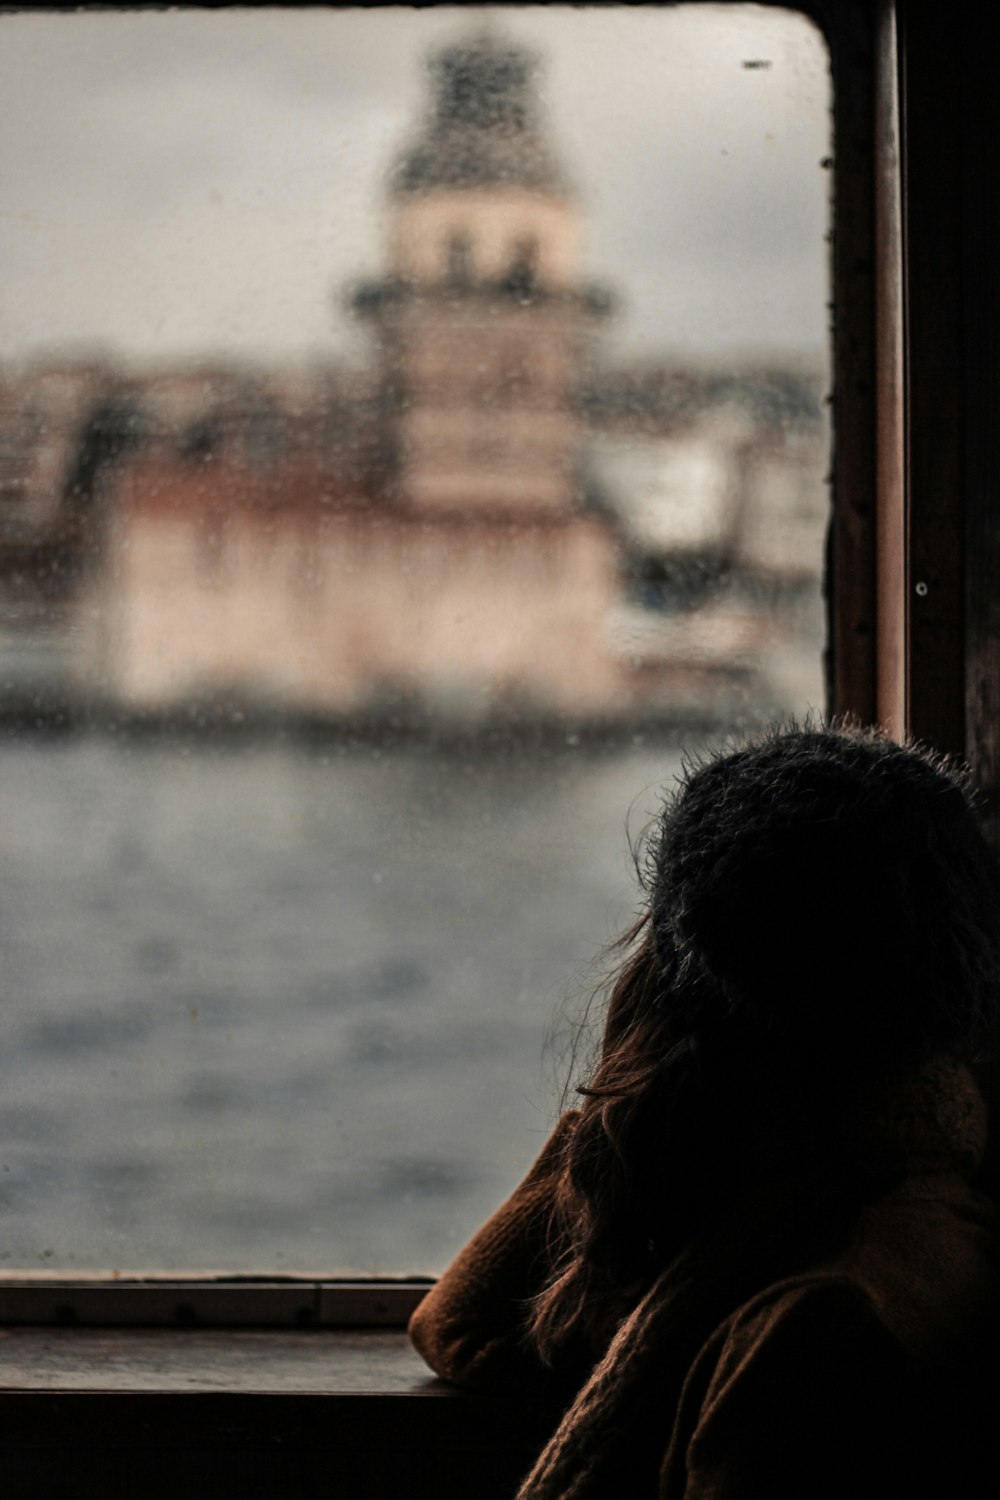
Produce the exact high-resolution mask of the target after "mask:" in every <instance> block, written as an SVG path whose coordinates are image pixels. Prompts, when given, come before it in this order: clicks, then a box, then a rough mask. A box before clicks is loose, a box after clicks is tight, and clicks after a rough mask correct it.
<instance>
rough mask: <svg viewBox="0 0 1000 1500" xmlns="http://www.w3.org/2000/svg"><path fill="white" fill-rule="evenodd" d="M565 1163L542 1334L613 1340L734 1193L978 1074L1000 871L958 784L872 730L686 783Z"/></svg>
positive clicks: (550, 1347)
mask: <svg viewBox="0 0 1000 1500" xmlns="http://www.w3.org/2000/svg"><path fill="white" fill-rule="evenodd" d="M642 875H643V885H644V890H645V895H646V902H647V905H646V910H645V912H644V913H643V915H642V916H641V917H640V918H639V920H638V921H637V922H636V924H635V925H634V927H633V928H632V929H631V930H630V931H629V932H628V933H626V935H625V936H624V938H622V939H621V942H620V944H619V945H618V947H619V951H620V952H621V954H622V961H621V965H620V968H619V971H618V973H617V976H616V977H615V979H614V981H613V983H612V987H611V990H610V995H609V1001H608V1010H607V1019H606V1026H605V1035H604V1042H603V1048H602V1051H601V1055H600V1058H599V1060H598V1062H597V1066H596V1068H595V1070H594V1072H593V1075H592V1077H591V1078H590V1081H589V1083H588V1084H587V1085H586V1086H585V1087H583V1088H581V1089H580V1090H579V1092H580V1093H581V1094H582V1096H583V1103H582V1106H581V1110H580V1117H579V1119H578V1121H577V1124H576V1128H575V1130H574V1132H573V1134H572V1136H571V1137H570V1139H569V1142H568V1145H567V1147H566V1161H565V1171H564V1172H563V1173H562V1176H561V1181H560V1187H559V1190H558V1193H557V1197H556V1202H555V1204H554V1207H553V1216H552V1238H553V1247H552V1248H553V1251H554V1253H555V1259H556V1265H557V1271H556V1274H555V1277H554V1279H553V1281H552V1283H551V1284H550V1286H549V1287H548V1288H547V1290H546V1291H545V1292H543V1294H542V1295H541V1297H540V1298H539V1299H538V1300H537V1301H536V1303H535V1306H534V1309H533V1318H532V1324H531V1328H530V1337H531V1339H532V1340H533V1342H534V1343H535V1345H536V1346H537V1348H538V1349H539V1351H540V1352H541V1353H542V1355H543V1356H544V1357H549V1356H551V1355H552V1353H553V1351H554V1350H555V1348H556V1347H557V1345H559V1344H560V1343H562V1342H563V1341H564V1340H565V1339H566V1338H567V1337H568V1336H569V1335H570V1334H571V1333H572V1332H573V1331H574V1330H575V1331H576V1332H578V1333H585V1334H588V1335H590V1337H591V1338H596V1337H598V1336H599V1334H600V1333H601V1329H602V1320H604V1322H605V1323H607V1322H611V1323H613V1321H614V1320H615V1318H616V1316H617V1315H618V1313H620V1310H621V1307H622V1306H624V1305H627V1302H628V1299H629V1296H630V1295H631V1294H632V1292H633V1291H634V1288H635V1287H636V1286H638V1285H641V1284H642V1282H643V1280H644V1279H645V1280H648V1279H649V1276H650V1275H651V1274H652V1273H653V1271H654V1270H655V1268H658V1267H660V1266H662V1265H664V1264H666V1263H667V1262H668V1261H669V1260H671V1259H672V1257H673V1256H674V1255H676V1254H677V1253H678V1252H679V1250H680V1249H681V1248H682V1247H683V1246H685V1245H687V1244H690V1243H691V1241H692V1239H695V1238H697V1236H698V1234H699V1233H700V1232H702V1231H703V1230H704V1229H705V1227H706V1226H707V1225H708V1224H709V1223H710V1221H711V1219H712V1216H713V1214H714V1213H716V1212H717V1210H718V1208H719V1205H720V1204H721V1203H724V1202H725V1201H726V1200H727V1198H728V1199H731V1198H732V1197H733V1195H735V1194H737V1193H738V1192H739V1190H740V1184H741V1182H744V1181H745V1174H746V1172H747V1170H748V1166H749V1167H750V1169H751V1170H752V1168H753V1165H754V1153H757V1155H758V1156H759V1154H760V1153H761V1150H762V1142H764V1143H765V1147H764V1149H770V1148H772V1147H775V1143H776V1142H780V1144H779V1146H778V1148H777V1149H779V1150H781V1151H785V1152H787V1153H789V1158H791V1156H793V1155H794V1154H795V1152H796V1151H798V1152H799V1162H800V1165H801V1164H802V1163H803V1162H804V1161H805V1160H806V1159H807V1157H808V1153H809V1151H810V1149H812V1146H813V1144H814V1135H815V1131H817V1130H821V1129H825V1128H826V1125H827V1122H828V1121H829V1119H830V1117H831V1115H836V1114H838V1112H840V1113H842V1112H844V1111H849V1109H850V1101H851V1100H852V1098H858V1097H862V1096H863V1095H864V1093H865V1089H866V1088H871V1087H874V1086H877V1085H878V1084H879V1082H880V1081H881V1083H882V1084H883V1085H884V1083H885V1081H886V1080H887V1079H888V1078H891V1076H892V1075H893V1074H894V1073H895V1072H897V1071H905V1070H907V1069H911V1068H913V1067H914V1066H916V1065H918V1064H919V1063H920V1062H922V1061H924V1060H926V1059H927V1058H929V1057H931V1056H934V1055H936V1054H942V1053H943V1054H948V1055H950V1056H952V1057H957V1058H959V1059H960V1060H962V1061H964V1062H967V1063H970V1064H981V1063H983V1061H984V1060H985V1059H986V1058H987V1057H988V1056H990V1055H992V1053H993V1051H994V1038H995V1035H996V1031H997V1022H998V1006H1000V875H998V868H997V865H996V862H995V860H994V858H993V855H992V853H991V851H990V850H989V848H988V846H987V845H986V842H985V840H984V839H983V837H982V834H981V833H980V831H979V828H978V826H977V823H976V819H975V816H974V814H973V811H972V807H971V804H970V799H969V795H968V789H967V783H966V780H965V778H964V776H963V774H962V773H961V772H960V771H959V770H958V769H957V768H955V767H953V766H951V765H950V764H949V763H948V762H946V761H944V760H943V759H941V758H939V757H935V756H933V755H931V754H929V753H926V752H924V751H922V750H920V749H919V748H913V747H907V746H903V745H898V744H895V743H894V742H893V741H891V740H889V739H886V738H884V737H883V736H881V735H880V734H878V733H876V732H873V731H860V730H852V729H841V728H822V729H791V730H787V731H783V732H775V733H772V734H769V735H767V736H765V737H762V738H759V739H756V740H754V741H752V742H748V743H745V744H743V745H742V746H741V747H739V748H737V749H734V750H730V751H728V752H720V753H717V754H714V755H712V756H710V757H708V758H707V759H705V760H704V761H702V762H701V763H700V764H698V765H697V766H695V767H693V768H691V769H689V770H688V771H687V773H686V774H685V776H684V778H683V780H682V783H681V785H680V786H679V788H678V790H677V791H676V792H675V793H674V794H673V795H672V796H671V797H670V798H669V799H668V801H667V803H666V805H665V807H664V810H663V813H662V816H661V818H660V819H659V821H658V824H657V826H656V829H655V830H654V832H653V833H652V834H651V835H650V836H648V838H647V844H646V850H645V860H644V865H643V867H642Z"/></svg>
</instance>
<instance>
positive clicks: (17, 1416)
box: [0, 1327, 542, 1500]
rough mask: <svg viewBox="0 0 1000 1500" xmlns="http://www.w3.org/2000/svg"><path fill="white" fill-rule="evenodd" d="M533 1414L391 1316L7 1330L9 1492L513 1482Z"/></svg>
mask: <svg viewBox="0 0 1000 1500" xmlns="http://www.w3.org/2000/svg"><path fill="white" fill-rule="evenodd" d="M539 1417H540V1414H539V1413H538V1412H537V1411H536V1410H535V1409H534V1406H533V1403H531V1402H530V1401H528V1400H526V1399H522V1398H518V1397H485V1396H480V1395H472V1394H469V1393H466V1392H462V1391H457V1390H454V1389H453V1388H451V1387H449V1386H447V1385H445V1384H444V1382H442V1381H439V1380H436V1379H434V1378H433V1377H432V1376H431V1375H430V1374H429V1372H428V1370H427V1368H426V1366H425V1365H424V1364H423V1362H422V1361H421V1359H420V1358H419V1356H418V1355H417V1354H415V1353H414V1351H413V1350H412V1349H411V1348H410V1346H409V1344H408V1342H407V1339H406V1335H405V1334H404V1333H402V1332H400V1331H398V1330H393V1331H387V1330H382V1329H370V1330H358V1329H351V1330H345V1329H329V1330H327V1329H316V1330H310V1331H293V1330H277V1329H275V1330H268V1331H266V1330H260V1329H256V1330H245V1329H240V1330H229V1329H210V1330H206V1329H192V1330H178V1329H169V1328H152V1329H151V1328H143V1329H95V1328H62V1329H55V1328H38V1327H24V1328H7V1329H5V1330H0V1433H2V1434H3V1437H2V1438H0V1443H2V1451H3V1460H2V1461H3V1470H4V1497H5V1500H28V1497H31V1500H38V1497H39V1496H46V1497H50V1496H51V1497H55V1496H66V1497H69V1496H72V1500H98V1497H100V1500H119V1497H120V1500H125V1497H128V1500H135V1497H136V1496H137V1495H141V1496H142V1497H143V1500H160V1497H163V1500H166V1497H168V1496H169V1497H170V1500H176V1496H177V1495H178V1494H183V1495H184V1496H185V1500H188V1497H191V1496H200V1495H205V1496H209V1495H211V1496H213V1500H217V1497H218V1496H220V1495H222V1496H224V1495H238V1496H239V1497H240V1500H257V1497H261V1500H263V1497H265V1496H267V1497H273V1496H275V1495H278V1494H282V1495H289V1496H293V1497H300V1496H301V1497H310V1496H313V1495H316V1496H317V1497H319V1496H320V1495H322V1496H323V1500H339V1497H344V1500H348V1497H350V1500H367V1497H383V1496H384V1497H395V1496H399V1497H401V1500H402V1497H406V1500H410V1497H419V1496H422V1495H425V1494H426V1495H428V1496H430V1495H433V1496H434V1497H435V1500H459V1497H462V1500H467V1497H468V1496H469V1495H470V1494H475V1495H476V1496H477V1497H480V1496H481V1497H484V1500H486V1497H497V1500H499V1497H500V1496H504V1495H505V1496H508V1497H509V1496H510V1494H512V1493H513V1489H514V1487H515V1482H516V1479H517V1477H518V1475H519V1474H522V1473H523V1472H524V1470H525V1468H526V1467H527V1466H528V1463H529V1461H530V1455H531V1452H532V1451H533V1450H534V1449H537V1446H538V1442H539V1440H540V1438H541V1435H542V1430H541V1429H540V1428H539Z"/></svg>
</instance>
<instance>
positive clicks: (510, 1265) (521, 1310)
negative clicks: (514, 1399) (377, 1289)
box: [410, 1110, 578, 1389]
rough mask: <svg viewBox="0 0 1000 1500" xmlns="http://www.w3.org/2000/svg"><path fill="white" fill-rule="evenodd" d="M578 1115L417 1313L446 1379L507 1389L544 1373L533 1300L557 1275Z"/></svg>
mask: <svg viewBox="0 0 1000 1500" xmlns="http://www.w3.org/2000/svg"><path fill="white" fill-rule="evenodd" d="M577 1118H578V1112H577V1111H576V1110H570V1111H568V1112H567V1113H566V1114H564V1115H563V1116H562V1118H561V1119H560V1121H559V1123H558V1125H557V1126H556V1128H555V1130H554V1131H553V1133H552V1135H551V1136H550V1137H549V1140H548V1142H547V1143H546V1145H545V1147H544V1149H543V1151H542V1153H541V1155H540V1156H539V1157H538V1160H537V1161H536V1162H535V1164H534V1166H533V1167H532V1168H531V1171H530V1172H529V1173H528V1175H527V1177H525V1178H524V1180H523V1182H521V1184H520V1185H519V1186H518V1187H517V1188H515V1190H514V1192H513V1193H512V1194H511V1196H510V1197H509V1198H508V1199H507V1202H506V1203H505V1204H504V1205H503V1207H502V1208H499V1209H497V1211H496V1213H495V1214H494V1215H493V1217H492V1218H491V1219H489V1220H488V1221H487V1222H486V1223H485V1224H484V1225H483V1227H482V1229H480V1230H479V1232H478V1234H476V1235H475V1236H474V1237H473V1238H472V1239H471V1240H470V1242H469V1244H468V1245H466V1247H465V1249H464V1250H463V1251H462V1252H461V1254H460V1255H459V1256H458V1257H457V1259H456V1260H455V1261H454V1262H453V1263H452V1265H451V1266H450V1267H449V1269H448V1270H447V1271H446V1272H445V1274H444V1275H443V1276H442V1277H441V1280H440V1281H439V1282H438V1283H437V1285H436V1286H434V1287H432V1289H431V1290H430V1291H429V1292H428V1294H427V1296H426V1297H425V1298H424V1300H423V1302H421V1304H420V1306H419V1307H418V1308H417V1310H416V1312H415V1313H414V1314H413V1317H412V1318H411V1319H410V1338H411V1339H412V1341H413V1344H414V1346H415V1348H416V1349H417V1351H418V1352H419V1353H420V1354H421V1355H423V1357H424V1359H425V1360H426V1361H427V1363H428V1364H429V1365H430V1367H431V1369H432V1370H433V1371H434V1372H435V1374H437V1375H441V1376H443V1377H444V1379H445V1380H452V1381H454V1382H455V1383H456V1384H459V1385H466V1386H475V1387H479V1388H480V1389H504V1388H510V1387H511V1386H517V1387H518V1388H521V1387H523V1384H524V1382H525V1380H526V1379H527V1380H531V1381H532V1383H536V1382H537V1381H538V1380H539V1378H540V1377H542V1376H543V1373H544V1372H543V1368H542V1366H541V1364H540V1362H539V1361H538V1360H537V1359H536V1358H534V1357H533V1356H532V1354H531V1352H530V1350H529V1349H527V1348H526V1347H525V1344H524V1341H523V1328H524V1318H525V1303H526V1301H527V1299H529V1298H530V1297H533V1296H534V1295H535V1294H536V1293H537V1292H539V1291H540V1290H541V1288H542V1286H543V1285H544V1282H545V1279H546V1277H547V1276H548V1274H549V1269H550V1267H549V1264H548V1255H547V1243H546V1241H547V1231H548V1226H549V1216H550V1212H551V1207H552V1200H553V1194H554V1190H555V1186H556V1184H557V1182H558V1180H559V1176H560V1173H561V1172H562V1164H563V1152H564V1149H565V1145H566V1141H567V1139H568V1137H569V1135H570V1133H571V1131H572V1130H573V1127H574V1125H575V1123H576V1120H577Z"/></svg>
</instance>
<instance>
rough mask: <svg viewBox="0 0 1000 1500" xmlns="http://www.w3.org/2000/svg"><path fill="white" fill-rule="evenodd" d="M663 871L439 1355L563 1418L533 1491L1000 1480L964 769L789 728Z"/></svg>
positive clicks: (658, 867) (687, 834)
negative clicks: (994, 1468)
mask: <svg viewBox="0 0 1000 1500" xmlns="http://www.w3.org/2000/svg"><path fill="white" fill-rule="evenodd" d="M644 883H645V887H646V893H647V897H648V907H647V910H646V912H645V913H644V915H643V916H642V918H641V920H640V921H639V922H638V923H637V925H636V926H635V927H634V928H633V930H632V931H631V932H630V933H629V934H627V936H626V938H625V939H623V940H622V945H621V946H622V950H623V961H622V964H621V967H620V970H619V972H618V975H617V978H616V979H615V981H614V983H613V987H612V989H611V993H610V999H609V1006H608V1014H607V1021H606V1029H605V1035H604V1042H603V1049H602V1052H601V1055H600V1058H599V1060H598V1062H597V1065H596V1068H595V1070H594V1072H593V1075H592V1077H591V1079H590V1082H589V1083H588V1084H587V1086H586V1087H584V1088H582V1089H580V1091H579V1092H580V1093H581V1094H582V1096H583V1102H582V1104H581V1106H580V1108H579V1109H578V1110H573V1111H570V1112H568V1113H567V1114H566V1115H564V1116H563V1118H562V1120H561V1121H560V1123H559V1125H558V1127H557V1129H556V1131H555V1133H554V1135H553V1136H552V1138H551V1140H550V1141H549V1143H548V1145H547V1146H546V1147H545V1150H544V1151H543V1152H542V1155H541V1157H540V1158H539V1160H538V1161H537V1162H536V1164H535V1166H534V1167H533V1168H532V1170H531V1172H530V1173H529V1174H528V1176H527V1178H526V1179H525V1180H524V1182H523V1183H522V1184H521V1186H520V1187H519V1188H518V1189H517V1190H516V1191H515V1193H514V1194H513V1196H512V1197H511V1198H510V1200H509V1201H508V1202H507V1203H506V1204H505V1205H504V1206H503V1208H501V1209H500V1210H499V1212H498V1213H497V1214H496V1215H494V1217H493V1218H492V1219H491V1220H490V1221H489V1223H488V1224H487V1225H486V1226H485V1227H484V1228H483V1229H482V1230H480V1232H479V1233H478V1234H477V1235H476V1237H475V1238H474V1239H473V1241H472V1242H471V1244H470V1245H469V1246H468V1247H467V1248H466V1249H465V1250H464V1251H463V1253H462V1254H461V1255H460V1256H459V1257H458V1259H457V1261H456V1262H455V1264H454V1265H453V1266H452V1267H451V1269H450V1270H449V1271H448V1272H447V1274H446V1275H445V1276H444V1277H443V1278H442V1280H441V1281H440V1282H439V1283H438V1285H437V1286H436V1287H435V1288H434V1289H433V1290H432V1291H431V1292H430V1294H429V1295H428V1296H427V1298H426V1299H425V1301H424V1302H423V1304H422V1305H421V1306H420V1307H419V1308H418V1310H417V1312H416V1313H415V1315H414V1317H413V1321H412V1324H411V1336H412V1338H413V1341H414V1343H415V1345H416V1347H417V1349H418V1350H419V1351H420V1352H421V1353H422V1354H423V1356H424V1357H425V1358H426V1360H427V1361H428V1363H429V1364H430V1365H431V1366H432V1368H433V1369H434V1370H435V1371H436V1372H437V1373H438V1374H439V1375H442V1376H444V1377H445V1378H446V1379H449V1380H452V1381H456V1382H458V1383H460V1384H466V1385H469V1386H472V1387H478V1388H481V1389H523V1388H525V1386H526V1384H527V1383H529V1382H530V1383H532V1384H533V1385H534V1386H535V1387H536V1388H537V1389H538V1390H539V1392H545V1391H546V1390H548V1391H549V1392H550V1393H552V1394H553V1396H554V1398H555V1399H557V1400H558V1401H559V1403H560V1409H562V1410H563V1415H562V1418H561V1420H559V1421H558V1423H557V1425H556V1426H555V1430H554V1432H553V1435H552V1437H551V1439H550V1441H549V1443H548V1445H547V1446H546V1447H545V1449H544V1451H543V1452H542V1453H541V1455H540V1457H539V1458H538V1460H537V1462H536V1464H535V1466H534V1468H533V1469H532V1471H531V1473H530V1474H529V1475H528V1477H527V1478H526V1479H525V1481H524V1484H523V1486H522V1488H521V1490H520V1492H519V1494H520V1497H521V1500H555V1497H560V1500H567V1497H570V1496H572V1497H579V1500H582V1497H588V1496H623V1497H636V1500H641V1497H646V1496H648V1497H654V1496H658V1497H665V1500H681V1497H684V1500H708V1497H711V1500H749V1497H754V1500H756V1497H758V1496H767V1497H770V1500H784V1497H788V1500H790V1497H792V1496H795V1497H799V1500H812V1497H830V1500H832V1497H838V1500H855V1497H859V1496H876V1495H877V1496H886V1497H888V1496H906V1497H912V1496H914V1495H920V1496H927V1497H930V1496H935V1497H937V1500H943V1497H950V1496H959V1495H962V1496H964V1495H967V1494H971V1493H974V1492H976V1489H977V1486H979V1485H985V1484H988V1479H987V1478H986V1477H985V1470H984V1464H985V1459H984V1455H983V1452H982V1450H981V1447H980V1445H979V1434H980V1429H981V1425H982V1424H981V1420H980V1419H981V1404H982V1400H983V1399H984V1391H985V1386H984V1375H983V1371H984V1369H985V1368H986V1363H988V1354H989V1337H988V1332H987V1331H988V1330H989V1329H990V1326H991V1320H992V1316H993V1281H994V1277H993V1267H992V1204H991V1195H990V1194H989V1192H988V1191H986V1190H985V1189H986V1188H987V1187H988V1176H989V1172H990V1170H991V1163H990V1162H989V1161H988V1160H987V1157H986V1136H987V1108H986V1102H985V1094H987V1093H988V1092H989V1076H990V1069H991V1066H992V1061H993V1057H994V1050H995V1049H994V1038H995V1036H996V1032H997V1020H998V999H1000V879H998V873H997V868H996V866H995V863H994V860H993V858H992V856H991V854H990V852H989V850H988V848H987V846H986V844H985V842H984V840H983V838H982V836H981V834H980V833H979V831H978V828H977V826H976V823H975V820H974V817H973V815H972V812H971V810H970V806H969V802H968V800H967V797H966V794H965V791H964V788H963V783H962V781H961V778H960V777H959V776H958V775H957V774H956V773H955V772H954V771H953V770H951V769H950V768H948V767H947V766H946V765H945V764H943V763H941V762H939V761H937V760H935V759H934V758H932V757H930V756H928V755H926V754H924V753H922V752H920V751H918V750H915V749H909V748H905V747H902V746H900V745H897V744H894V743H892V742H891V741H889V740H886V739H884V738H882V737H880V736H878V735H876V734H874V733H862V732H855V731H845V730H834V729H822V730H793V731H791V732H786V733H778V734H774V735H771V736H769V737H767V738H764V739H763V740H760V741H757V742H755V743H752V744H749V745H747V746H745V747H744V748H741V749H738V750H736V751H735V752H732V753H728V754H720V755H717V756H715V757H713V758H711V759H709V760H708V761H707V762H706V763H705V764H703V765H702V766H700V767H699V768H697V769H695V770H694V771H693V772H692V773H691V774H689V775H688V777H687V779H686V781H685V784H684V785H683V786H682V787H681V789H680V791H679V793H678V794H677V795H676V796H675V797H674V798H673V799H672V800H671V801H670V802H669V804H668V806H667V808H666V810H665V812H664V814H663V816H662V819H661V820H660V823H659V827H658V830H657V833H656V835H655V837H654V839H653V840H652V842H651V845H650V847H649V850H648V858H647V863H646V879H645V882H644Z"/></svg>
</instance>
